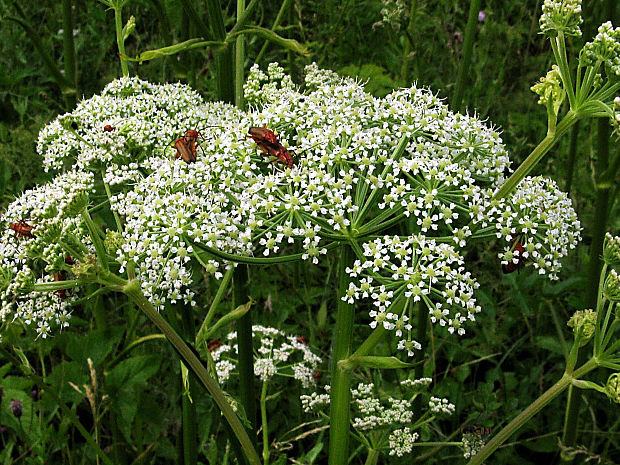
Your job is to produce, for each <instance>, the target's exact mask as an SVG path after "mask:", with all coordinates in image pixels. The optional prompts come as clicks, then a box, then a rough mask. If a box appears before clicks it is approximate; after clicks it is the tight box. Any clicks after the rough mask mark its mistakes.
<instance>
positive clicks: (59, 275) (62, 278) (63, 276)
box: [52, 270, 67, 300]
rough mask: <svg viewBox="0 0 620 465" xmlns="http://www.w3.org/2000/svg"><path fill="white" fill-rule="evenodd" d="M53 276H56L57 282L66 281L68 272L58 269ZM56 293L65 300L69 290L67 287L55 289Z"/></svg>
mask: <svg viewBox="0 0 620 465" xmlns="http://www.w3.org/2000/svg"><path fill="white" fill-rule="evenodd" d="M52 277H53V278H54V281H56V282H58V281H66V280H67V272H66V271H64V270H61V271H57V272H56V273H54V274H53V275H52ZM54 294H56V295H57V296H58V297H60V298H61V299H62V300H65V299H66V298H67V290H66V289H56V290H55V291H54Z"/></svg>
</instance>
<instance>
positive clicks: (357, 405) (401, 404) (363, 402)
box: [301, 378, 455, 457]
mask: <svg viewBox="0 0 620 465" xmlns="http://www.w3.org/2000/svg"><path fill="white" fill-rule="evenodd" d="M429 384H430V379H429V378H422V379H419V380H405V381H404V382H402V383H401V386H403V387H404V388H405V389H406V391H407V392H408V394H409V398H407V399H397V398H394V397H392V396H379V395H378V393H377V389H376V388H375V386H374V384H372V383H359V384H358V385H357V386H356V387H352V388H351V398H352V402H351V405H352V407H353V412H352V415H351V426H352V427H353V428H355V430H356V431H357V432H358V433H359V434H360V435H368V434H372V433H373V432H376V431H381V432H383V431H385V430H386V429H387V430H389V432H390V433H389V435H388V437H387V441H384V443H383V444H382V443H381V441H379V442H377V440H376V439H377V437H375V441H371V442H373V444H374V446H373V447H374V448H376V449H377V450H381V449H386V450H389V455H397V456H399V457H402V456H403V455H405V454H407V453H409V452H411V451H412V448H413V443H414V442H415V441H416V440H417V439H418V433H417V432H415V429H417V426H419V424H421V423H426V422H427V421H430V420H429V418H430V417H431V416H432V415H437V414H443V415H451V414H453V413H454V411H455V407H454V405H453V404H451V403H450V402H448V400H447V399H440V398H437V397H431V398H430V401H429V403H428V407H429V408H428V411H427V412H424V413H422V417H420V418H414V417H413V410H412V405H413V401H414V399H415V397H416V396H417V395H420V391H423V390H426V388H427V387H428V386H429ZM325 390H326V391H328V392H329V386H325ZM329 403H330V397H329V394H328V393H327V394H326V393H319V392H312V393H311V394H308V395H302V396H301V405H302V408H303V409H304V412H306V413H310V412H313V413H320V412H322V411H324V410H326V409H327V407H328V406H329ZM431 419H432V418H431ZM380 437H381V438H383V439H384V440H385V439H386V438H385V435H383V434H381V435H380Z"/></svg>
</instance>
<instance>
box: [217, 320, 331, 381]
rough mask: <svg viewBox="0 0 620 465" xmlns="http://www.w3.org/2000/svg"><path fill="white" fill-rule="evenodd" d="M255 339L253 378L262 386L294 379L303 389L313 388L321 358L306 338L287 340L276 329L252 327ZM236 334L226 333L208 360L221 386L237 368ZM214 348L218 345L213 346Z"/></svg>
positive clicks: (289, 337)
mask: <svg viewBox="0 0 620 465" xmlns="http://www.w3.org/2000/svg"><path fill="white" fill-rule="evenodd" d="M252 337H253V338H254V345H255V354H254V374H255V375H256V376H257V377H258V378H259V379H260V380H261V381H263V382H265V381H269V380H271V379H272V378H273V377H274V376H284V377H290V378H293V379H295V380H297V381H299V382H300V383H301V385H302V386H303V387H304V388H308V387H311V386H314V385H315V384H316V375H317V373H318V368H319V365H320V363H321V358H320V357H319V356H318V355H316V354H314V352H312V350H311V349H310V347H308V345H307V344H305V343H304V342H305V338H303V337H297V336H288V335H286V333H284V332H283V331H281V330H279V329H276V328H269V327H265V326H260V325H254V326H252ZM236 341H237V333H236V332H232V333H228V335H227V336H226V340H225V341H222V342H223V343H222V344H221V345H219V346H217V347H215V348H213V349H212V352H211V356H212V357H213V361H214V362H215V369H216V372H217V375H218V379H219V381H220V383H226V382H227V381H228V380H229V379H230V377H231V375H232V373H233V372H234V370H235V368H236V366H237V355H238V349H237V343H236ZM215 345H217V344H215Z"/></svg>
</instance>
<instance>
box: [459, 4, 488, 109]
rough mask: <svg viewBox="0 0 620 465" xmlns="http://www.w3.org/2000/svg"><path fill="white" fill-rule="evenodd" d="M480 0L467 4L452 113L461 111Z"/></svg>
mask: <svg viewBox="0 0 620 465" xmlns="http://www.w3.org/2000/svg"><path fill="white" fill-rule="evenodd" d="M481 3H482V0H471V1H470V3H469V15H468V18H467V26H466V28H465V38H464V39H463V59H462V60H461V63H460V66H459V74H458V77H457V80H456V86H455V88H454V96H453V97H452V108H453V109H454V111H457V112H458V111H460V110H461V101H462V100H463V93H464V89H465V82H466V81H467V76H468V75H469V66H470V65H471V56H472V53H473V50H474V38H475V37H476V24H477V23H478V12H479V11H480V4H481Z"/></svg>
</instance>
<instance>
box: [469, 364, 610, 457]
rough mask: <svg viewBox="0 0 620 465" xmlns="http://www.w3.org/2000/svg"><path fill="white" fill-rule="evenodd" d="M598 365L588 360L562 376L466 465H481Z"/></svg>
mask: <svg viewBox="0 0 620 465" xmlns="http://www.w3.org/2000/svg"><path fill="white" fill-rule="evenodd" d="M597 366H598V364H597V363H596V361H594V360H590V361H588V362H587V363H585V364H584V365H583V366H581V367H580V368H578V369H577V370H575V372H574V373H573V376H570V375H568V374H566V373H565V374H564V376H562V378H560V380H559V381H558V382H557V383H555V384H554V385H553V386H551V387H550V388H549V389H547V391H545V392H544V393H543V394H542V395H541V396H540V397H538V399H536V400H535V401H534V402H532V403H531V404H530V405H529V407H527V408H526V409H525V410H523V411H522V412H521V413H520V414H519V415H517V416H516V417H515V419H514V420H512V421H511V422H510V423H508V425H506V426H505V427H504V428H503V429H502V430H501V431H500V432H499V433H497V434H496V435H495V436H493V438H492V439H491V440H490V441H489V442H488V443H487V444H486V445H485V446H484V447H483V448H482V449H481V450H480V451H478V453H477V454H476V455H474V456H473V458H472V459H471V460H470V461H469V462H468V463H467V465H482V463H483V462H484V461H485V460H486V459H487V458H488V457H490V456H491V454H492V453H493V452H495V450H496V449H497V448H498V447H499V446H501V445H502V444H503V443H504V442H505V441H506V440H507V439H508V438H509V437H510V436H512V435H513V434H514V433H515V432H516V431H518V430H519V428H521V427H522V426H523V425H524V424H525V423H526V422H527V421H528V420H530V419H531V418H532V417H533V416H534V415H536V414H537V413H538V412H540V411H541V410H542V409H543V408H544V407H545V406H547V405H548V404H549V402H551V401H552V400H553V399H555V398H556V397H557V396H558V395H559V394H561V393H562V392H563V391H564V390H565V389H566V388H567V387H569V386H570V385H571V382H572V381H573V380H575V379H578V378H580V377H581V376H583V375H585V374H586V373H588V372H590V371H592V370H593V369H594V368H596V367H597Z"/></svg>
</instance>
